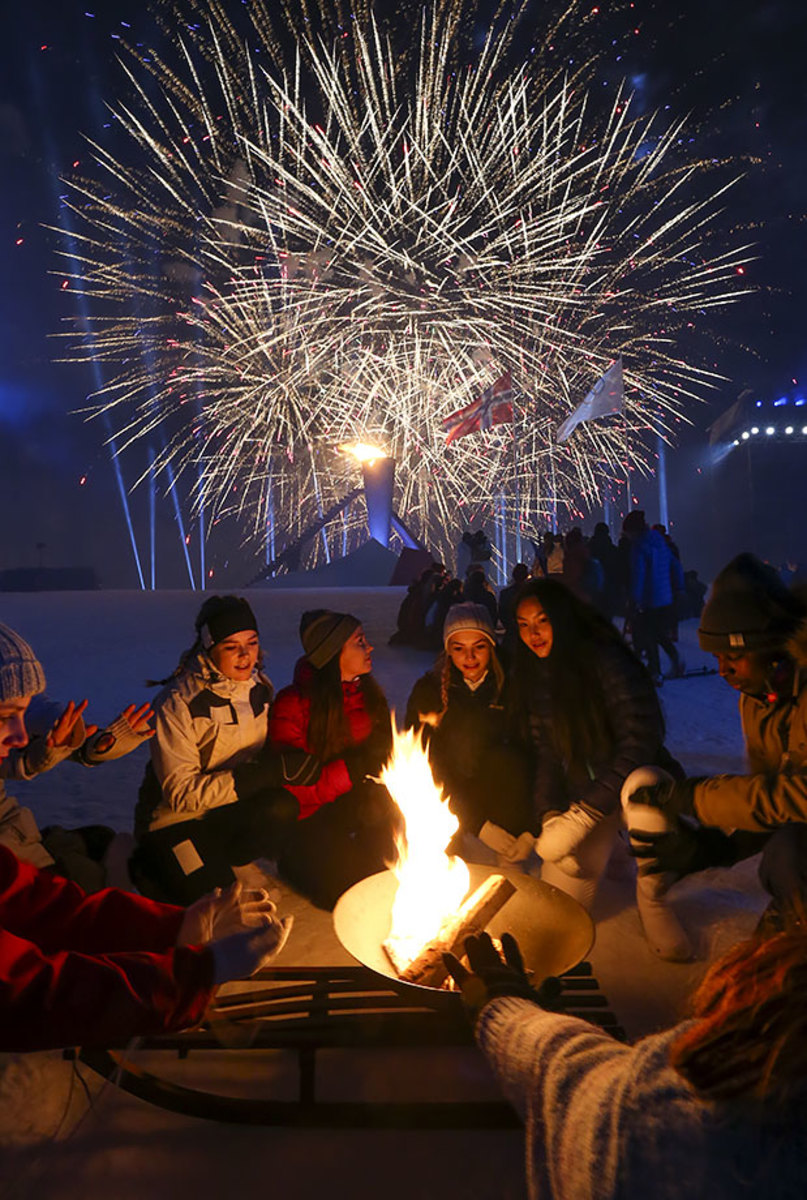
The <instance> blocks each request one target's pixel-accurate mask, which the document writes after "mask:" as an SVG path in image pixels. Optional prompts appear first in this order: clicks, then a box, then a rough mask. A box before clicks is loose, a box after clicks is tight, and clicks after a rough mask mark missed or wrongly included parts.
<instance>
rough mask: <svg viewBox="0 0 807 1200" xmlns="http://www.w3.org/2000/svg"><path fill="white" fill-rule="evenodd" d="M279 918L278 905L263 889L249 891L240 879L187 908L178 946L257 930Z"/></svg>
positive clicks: (202, 943) (199, 943)
mask: <svg viewBox="0 0 807 1200" xmlns="http://www.w3.org/2000/svg"><path fill="white" fill-rule="evenodd" d="M276 920H277V906H276V905H275V904H274V903H273V901H272V900H270V899H269V893H268V892H266V891H265V890H264V889H263V888H260V889H258V890H255V891H253V890H247V891H245V890H244V888H243V886H242V884H241V883H240V882H236V883H233V884H232V885H231V886H230V887H228V888H224V889H222V888H216V890H215V891H213V892H210V893H209V895H207V896H202V897H201V899H200V900H197V901H196V903H195V904H191V905H190V907H189V908H187V909H186V910H185V917H184V919H183V921H182V925H181V926H180V929H179V935H178V937H177V945H178V946H203V945H206V944H207V943H208V942H212V941H216V940H218V939H219V938H224V937H229V936H231V935H232V934H236V933H243V932H245V931H247V930H252V931H254V930H255V929H258V928H260V927H261V926H269V925H272V924H273V923H275V922H276Z"/></svg>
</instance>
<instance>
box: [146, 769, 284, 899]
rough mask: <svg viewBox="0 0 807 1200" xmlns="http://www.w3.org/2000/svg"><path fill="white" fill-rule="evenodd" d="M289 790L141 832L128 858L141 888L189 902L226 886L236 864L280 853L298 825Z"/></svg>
mask: <svg viewBox="0 0 807 1200" xmlns="http://www.w3.org/2000/svg"><path fill="white" fill-rule="evenodd" d="M299 811H300V806H299V805H298V803H297V800H296V799H295V797H294V796H292V794H291V792H287V791H285V789H284V788H272V789H271V790H269V791H266V792H264V793H262V794H261V795H260V796H256V797H254V798H252V799H251V800H238V801H236V802H235V803H234V804H222V805H220V806H219V807H217V808H211V809H208V811H207V812H206V813H205V814H204V816H201V817H196V818H195V819H193V820H191V821H179V822H177V823H176V824H175V825H166V826H164V827H163V828H162V829H154V830H152V831H150V832H149V833H146V834H144V836H143V837H142V838H141V840H140V843H139V845H138V847H137V849H136V850H135V852H134V854H133V855H132V858H131V860H130V869H131V871H132V877H133V879H134V880H135V882H136V883H137V884H138V887H140V883H141V880H142V882H143V886H142V887H141V888H140V890H141V891H145V892H146V894H148V895H153V896H154V898H155V899H160V900H166V901H168V902H169V903H171V904H182V905H187V904H192V903H193V902H194V900H198V899H199V897H200V896H204V895H205V894H206V893H207V892H210V891H212V890H213V888H216V887H229V885H230V884H231V883H232V882H233V880H234V879H235V876H234V874H233V867H234V866H241V865H243V864H244V863H248V862H252V860H253V859H255V858H270V859H274V858H277V857H279V855H280V854H281V853H282V851H283V847H284V846H285V843H286V840H287V838H288V837H289V834H290V831H292V830H293V829H294V828H295V826H296V825H297V816H298V813H299Z"/></svg>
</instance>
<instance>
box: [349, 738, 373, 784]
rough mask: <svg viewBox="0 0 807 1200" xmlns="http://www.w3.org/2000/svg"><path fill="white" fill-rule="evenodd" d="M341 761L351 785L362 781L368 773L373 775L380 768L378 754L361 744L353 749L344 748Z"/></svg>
mask: <svg viewBox="0 0 807 1200" xmlns="http://www.w3.org/2000/svg"><path fill="white" fill-rule="evenodd" d="M342 761H343V762H344V764H345V768H346V770H347V773H348V776H349V777H350V782H351V785H352V786H353V787H355V786H356V784H357V783H363V782H364V780H365V779H367V777H368V776H369V775H374V774H375V773H376V772H377V771H380V770H381V764H380V762H379V760H378V755H377V754H373V753H372V752H371V751H370V750H368V749H365V747H363V746H356V747H355V749H353V750H346V751H345V753H344V754H343V755H342Z"/></svg>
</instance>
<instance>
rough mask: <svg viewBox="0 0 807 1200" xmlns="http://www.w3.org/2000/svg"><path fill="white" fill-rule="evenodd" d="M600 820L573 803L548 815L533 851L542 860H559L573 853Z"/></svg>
mask: <svg viewBox="0 0 807 1200" xmlns="http://www.w3.org/2000/svg"><path fill="white" fill-rule="evenodd" d="M601 820H602V817H601V816H600V814H599V813H598V814H597V815H596V816H595V815H594V814H593V813H592V812H591V811H590V810H589V809H587V808H583V806H582V805H580V804H573V805H572V806H571V808H569V809H567V811H566V812H565V813H559V814H558V815H557V816H554V817H548V818H546V820H545V821H544V823H543V825H542V827H541V835H540V837H539V838H538V840H537V841H536V843H535V853H536V854H537V855H538V857H539V858H542V859H543V860H544V862H560V860H561V859H563V858H566V857H568V856H569V855H574V854H575V853H576V851H577V850H578V849H579V847H580V844H581V842H582V841H583V840H584V838H586V837H588V835H589V834H590V833H591V831H592V830H593V829H596V828H597V825H598V824H599V823H600V821H601Z"/></svg>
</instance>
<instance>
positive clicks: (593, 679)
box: [509, 578, 664, 762]
mask: <svg viewBox="0 0 807 1200" xmlns="http://www.w3.org/2000/svg"><path fill="white" fill-rule="evenodd" d="M524 600H537V602H538V603H539V604H540V606H541V608H542V609H543V610H544V612H545V613H546V615H547V617H548V618H549V622H550V624H551V626H552V650H551V652H550V654H549V656H548V658H546V659H545V660H541V659H538V658H537V656H536V655H535V654H533V652H532V651H531V650H530V648H529V647H528V646H526V645H525V644H524V642H523V641H522V640H521V638H520V637H519V639H518V642H517V644H516V649H515V654H514V656H513V686H512V688H511V691H510V704H509V707H510V709H511V712H512V715H513V718H514V720H515V722H516V724H517V725H518V726H520V728H521V730H522V733H523V734H526V732H527V729H526V726H527V698H528V696H529V691H530V680H531V678H534V673H535V672H536V671H546V672H547V673H548V679H549V692H550V700H551V705H552V726H553V735H554V741H555V746H556V749H557V750H558V753H559V754H560V756H561V757H562V758H563V759H564V760H565V761H567V762H568V761H570V760H571V759H578V760H580V759H582V760H584V761H586V762H596V761H597V760H598V759H600V758H602V757H603V756H604V755H606V754H607V753H608V752H609V751H610V748H611V746H612V745H613V739H614V734H613V730H612V727H611V723H610V720H609V716H608V703H607V698H606V696H605V693H604V692H603V687H602V683H601V681H600V675H599V672H598V670H597V662H596V658H597V648H598V647H601V646H613V647H614V648H615V649H616V650H617V652H618V653H620V654H622V655H624V656H625V659H626V660H627V661H628V662H629V663H630V665H631V668H632V669H633V670H634V671H636V672H638V673H639V674H644V676H645V679H646V682H647V686H648V689H649V693H648V694H652V696H653V697H654V699H655V695H656V693H655V688H654V687H653V682H652V680H651V678H650V675H649V674H648V672H647V669H646V668H645V666H644V664H643V663H642V662H641V661H640V660H639V659H638V658H637V657H636V655H635V654H634V653H633V651H632V650H631V649H630V647H629V646H627V645H626V644H625V641H624V639H623V638H622V636H621V635H620V633H619V632H618V630H617V629H616V628H615V627H614V625H613V624H612V623H611V622H610V621H609V620H608V619H607V618H606V617H604V616H603V615H602V613H600V612H599V611H598V610H597V609H596V608H594V606H593V605H591V604H587V603H586V601H585V600H581V599H580V598H579V597H578V596H575V594H574V593H573V592H571V591H570V590H569V588H567V587H566V585H565V584H563V583H561V582H560V580H557V579H552V578H548V579H531V580H529V581H528V582H527V583H525V584H524V586H523V587H522V588H521V589H520V591H519V593H518V595H517V596H516V602H515V612H516V615H518V609H519V606H520V605H521V604H522V602H523V601H524ZM655 704H656V707H657V710H658V719H659V729H660V730H661V731H662V733H663V729H664V722H663V717H662V713H661V706H660V705H659V703H658V700H657V699H655Z"/></svg>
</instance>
